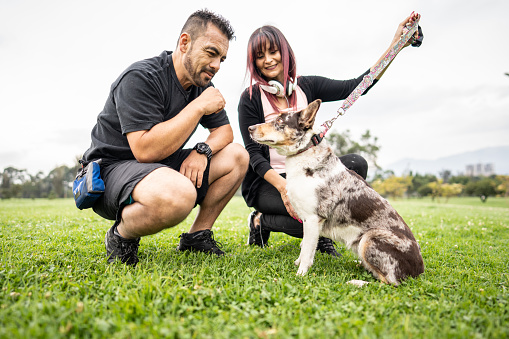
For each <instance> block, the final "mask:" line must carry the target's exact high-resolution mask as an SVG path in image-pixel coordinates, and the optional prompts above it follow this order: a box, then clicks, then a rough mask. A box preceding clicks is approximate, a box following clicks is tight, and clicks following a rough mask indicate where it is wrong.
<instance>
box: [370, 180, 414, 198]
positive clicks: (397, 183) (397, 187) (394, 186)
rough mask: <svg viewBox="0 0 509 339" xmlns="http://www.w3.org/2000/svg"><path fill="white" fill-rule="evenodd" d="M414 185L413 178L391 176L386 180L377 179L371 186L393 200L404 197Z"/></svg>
mask: <svg viewBox="0 0 509 339" xmlns="http://www.w3.org/2000/svg"><path fill="white" fill-rule="evenodd" d="M411 185H412V177H409V176H407V177H397V176H394V175H393V176H391V177H389V178H387V179H385V180H383V181H382V180H381V179H376V180H375V181H373V183H372V184H371V186H372V187H373V189H374V190H375V191H377V192H378V193H379V194H380V195H382V196H387V197H391V198H399V197H403V196H404V195H405V193H406V191H407V189H408V187H410V186H411Z"/></svg>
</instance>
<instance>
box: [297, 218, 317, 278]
mask: <svg viewBox="0 0 509 339" xmlns="http://www.w3.org/2000/svg"><path fill="white" fill-rule="evenodd" d="M319 236H320V223H319V221H318V217H317V216H311V217H308V218H306V219H305V220H304V237H303V238H302V243H301V244H300V255H299V258H298V259H297V260H296V261H295V265H298V266H299V269H298V271H297V275H304V274H306V273H307V271H308V270H309V268H310V267H311V265H313V260H314V257H315V252H316V245H317V244H318V237H319Z"/></svg>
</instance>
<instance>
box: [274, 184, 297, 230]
mask: <svg viewBox="0 0 509 339" xmlns="http://www.w3.org/2000/svg"><path fill="white" fill-rule="evenodd" d="M279 193H280V194H281V199H283V204H285V207H286V211H287V212H288V214H290V216H291V217H292V218H294V219H295V220H298V221H299V222H302V221H301V220H300V219H299V216H298V215H297V212H295V210H294V209H293V206H292V203H291V202H290V199H289V198H288V193H287V192H286V186H285V187H284V188H283V189H281V190H279Z"/></svg>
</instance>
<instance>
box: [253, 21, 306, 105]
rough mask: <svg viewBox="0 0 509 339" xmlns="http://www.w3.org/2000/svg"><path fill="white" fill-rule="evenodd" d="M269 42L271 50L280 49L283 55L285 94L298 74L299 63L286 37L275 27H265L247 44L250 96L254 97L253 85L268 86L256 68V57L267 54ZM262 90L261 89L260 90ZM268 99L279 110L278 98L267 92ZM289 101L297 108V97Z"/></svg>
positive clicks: (290, 98)
mask: <svg viewBox="0 0 509 339" xmlns="http://www.w3.org/2000/svg"><path fill="white" fill-rule="evenodd" d="M267 42H269V46H270V48H271V49H273V48H274V49H276V48H277V49H278V50H279V53H280V54H281V60H282V62H283V72H284V80H283V84H282V85H283V86H284V89H285V93H286V91H287V89H286V88H287V85H288V81H289V80H292V81H295V77H296V74H297V63H296V61H295V55H294V54H293V50H292V47H291V46H290V44H289V43H288V41H287V40H286V38H285V36H284V35H283V33H281V31H280V30H279V29H277V28H276V27H274V26H263V27H260V28H258V29H256V30H255V31H254V32H253V34H251V37H250V38H249V42H248V44H247V69H246V76H247V73H249V96H250V97H252V94H253V83H259V84H262V85H267V84H268V83H267V79H265V78H264V77H263V75H262V74H261V72H260V70H259V69H258V67H256V55H257V54H258V53H260V52H265V48H266V46H267ZM260 90H261V89H260ZM265 94H266V95H267V98H268V99H269V102H270V104H271V106H272V107H273V108H274V109H275V110H276V111H279V109H278V108H277V107H276V102H277V97H276V96H275V95H274V94H270V93H267V92H265ZM288 101H289V104H290V106H292V107H295V106H296V104H297V96H296V95H293V93H292V95H290V96H289V97H288Z"/></svg>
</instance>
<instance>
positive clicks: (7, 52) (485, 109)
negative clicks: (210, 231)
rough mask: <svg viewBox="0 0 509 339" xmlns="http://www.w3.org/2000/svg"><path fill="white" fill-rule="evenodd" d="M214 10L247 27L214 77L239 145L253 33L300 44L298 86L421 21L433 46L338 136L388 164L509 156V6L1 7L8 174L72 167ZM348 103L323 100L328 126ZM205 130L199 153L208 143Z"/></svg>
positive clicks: (371, 1)
mask: <svg viewBox="0 0 509 339" xmlns="http://www.w3.org/2000/svg"><path fill="white" fill-rule="evenodd" d="M203 8H208V9H210V10H212V11H214V12H216V13H218V14H221V15H222V16H224V17H225V18H227V19H228V20H229V21H230V22H231V24H232V26H233V28H234V29H235V36H236V38H235V40H233V41H231V42H230V48H229V51H228V56H227V60H226V61H225V62H224V63H223V64H222V66H221V69H220V71H219V73H217V74H216V76H215V77H214V79H213V82H214V85H215V86H216V88H218V89H219V90H220V91H221V93H222V94H223V96H224V98H225V100H226V111H227V113H228V116H229V119H230V122H231V125H232V128H233V130H234V136H235V142H237V143H240V144H243V141H242V137H241V135H240V132H239V128H238V117H237V114H238V113H237V105H238V100H239V97H240V94H241V93H242V91H243V90H244V89H245V87H246V85H247V83H246V81H245V80H246V78H245V75H246V49H247V41H248V39H249V36H250V35H251V33H252V32H253V31H254V30H255V29H256V28H258V27H260V26H263V25H266V24H270V25H274V26H276V27H278V28H279V29H280V30H281V31H282V32H283V33H284V34H285V36H286V38H287V39H288V41H289V42H290V44H291V46H292V48H293V50H294V52H295V55H296V59H297V73H298V75H321V76H326V77H329V78H333V79H350V78H354V77H357V76H359V75H360V74H362V73H363V72H364V71H366V70H367V69H368V68H369V67H371V66H372V65H373V64H374V63H375V62H376V61H377V60H378V58H379V57H380V56H381V55H382V54H383V52H384V51H385V50H386V49H387V47H388V46H389V44H390V42H391V40H392V38H393V37H394V33H395V31H396V28H397V26H398V24H399V23H400V22H401V21H403V19H404V18H406V17H407V16H408V15H409V14H410V13H411V12H412V11H416V12H418V13H420V14H421V15H422V18H421V21H420V24H421V26H422V28H423V32H424V41H423V44H422V46H421V47H420V48H412V47H407V48H405V49H404V50H403V51H402V52H401V53H400V54H399V55H398V56H397V57H396V59H395V61H394V62H393V63H392V65H391V66H390V67H389V68H388V70H387V71H386V73H385V74H384V76H383V78H382V79H381V81H380V82H379V83H378V84H377V85H376V86H375V87H374V88H373V89H372V90H371V91H370V92H369V93H368V94H367V95H366V96H363V97H361V98H360V99H359V100H357V102H356V103H355V104H354V105H353V106H352V107H351V108H350V109H349V110H348V111H347V113H346V115H345V116H343V117H340V118H339V119H338V120H336V122H335V124H334V129H335V131H336V132H342V131H345V130H350V133H351V135H352V137H353V138H354V139H360V136H361V134H362V133H363V132H365V131H366V130H370V132H371V134H372V135H374V136H376V137H377V138H378V143H379V144H380V145H381V147H382V148H381V151H380V152H379V154H378V162H379V164H380V165H381V166H382V167H383V168H385V169H387V167H386V166H388V165H390V164H391V163H393V162H396V161H398V160H401V159H404V158H415V159H427V160H432V159H437V158H440V157H445V156H449V155H454V154H457V153H462V152H467V151H473V150H477V149H481V148H484V147H493V146H502V145H509V76H507V75H505V73H506V72H507V73H509V43H508V39H507V37H506V36H507V32H508V31H509V20H507V13H509V1H506V0H484V1H472V0H393V1H379V0H364V1H343V0H333V1H325V0H315V1H299V0H297V1H291V2H290V1H273V2H251V3H248V2H239V1H230V0H228V1H226V0H225V1H210V0H209V1H200V0H198V1H171V0H165V1H156V0H142V1H137V0H136V1H134V0H133V1H129V0H111V1H110V0H87V1H75V0H47V1H39V0H16V1H13V0H0V171H1V170H2V169H3V168H5V167H8V166H13V167H15V168H18V169H26V170H27V171H28V172H29V173H30V174H36V173H37V172H38V171H42V172H44V173H48V172H49V171H50V170H52V169H53V168H55V167H57V166H60V165H68V166H72V165H73V164H74V163H75V159H76V157H79V156H81V154H83V152H85V151H86V150H87V149H88V147H89V145H90V132H91V130H92V128H93V126H94V125H95V122H96V119H97V115H98V114H99V113H100V111H101V110H102V108H103V106H104V103H105V101H106V98H107V96H108V91H109V88H110V85H111V84H112V83H113V81H114V80H115V79H116V78H117V77H118V75H119V74H120V73H121V72H122V71H123V70H124V69H125V68H127V67H128V66H129V65H130V64H132V63H133V62H136V61H138V60H141V59H145V58H150V57H153V56H156V55H159V54H160V53H161V52H162V51H163V50H168V51H172V50H174V48H175V46H176V42H177V39H178V36H179V33H180V30H181V28H182V26H183V24H184V22H185V21H186V19H187V18H188V16H189V15H190V14H191V13H193V12H194V11H196V10H198V9H203ZM340 106H341V102H332V103H324V104H322V107H321V109H320V112H319V115H318V118H317V120H318V121H325V120H327V119H329V118H331V117H333V116H334V115H335V113H336V110H337V109H338V108H339V107H340ZM207 134H208V131H206V130H203V129H199V130H198V131H197V133H196V134H195V135H194V136H193V137H192V139H191V140H190V142H189V144H190V146H191V147H192V146H193V145H194V144H195V143H196V142H199V141H204V140H205V139H206V136H207Z"/></svg>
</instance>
